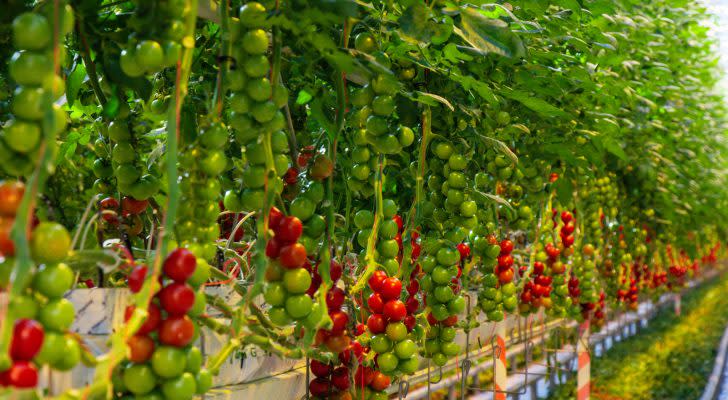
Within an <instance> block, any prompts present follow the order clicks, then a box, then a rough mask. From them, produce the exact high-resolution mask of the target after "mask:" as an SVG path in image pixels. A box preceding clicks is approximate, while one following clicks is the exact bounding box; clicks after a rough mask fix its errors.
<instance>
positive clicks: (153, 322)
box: [124, 304, 162, 335]
mask: <svg viewBox="0 0 728 400" xmlns="http://www.w3.org/2000/svg"><path fill="white" fill-rule="evenodd" d="M135 308H136V307H134V306H133V305H130V306H127V307H126V309H125V310H124V322H126V321H128V320H129V318H131V315H132V314H133V313H134V309H135ZM147 312H148V314H147V318H146V320H145V321H144V323H143V324H142V326H141V327H140V328H139V330H138V331H137V335H146V334H147V333H151V332H153V331H155V330H156V329H157V327H158V326H159V321H160V320H161V319H162V312H161V311H160V310H159V307H157V305H156V304H150V305H149V308H147Z"/></svg>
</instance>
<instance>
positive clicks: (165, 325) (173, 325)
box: [159, 315, 195, 347]
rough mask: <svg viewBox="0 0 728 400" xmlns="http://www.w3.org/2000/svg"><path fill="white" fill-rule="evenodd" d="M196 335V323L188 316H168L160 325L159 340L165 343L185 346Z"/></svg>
mask: <svg viewBox="0 0 728 400" xmlns="http://www.w3.org/2000/svg"><path fill="white" fill-rule="evenodd" d="M194 336H195V325H194V324H193V323H192V320H191V319H190V318H189V317H188V316H186V315H183V316H179V317H168V318H167V319H165V320H164V321H162V324H161V325H160V326H159V341H160V342H161V343H163V344H166V345H170V346H175V347H184V346H187V345H188V344H190V342H191V341H192V338H193V337H194Z"/></svg>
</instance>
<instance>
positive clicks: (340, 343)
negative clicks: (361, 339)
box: [324, 334, 351, 354]
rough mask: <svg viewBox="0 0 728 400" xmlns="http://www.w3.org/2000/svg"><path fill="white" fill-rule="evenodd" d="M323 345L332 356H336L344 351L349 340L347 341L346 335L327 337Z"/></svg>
mask: <svg viewBox="0 0 728 400" xmlns="http://www.w3.org/2000/svg"><path fill="white" fill-rule="evenodd" d="M324 343H325V344H326V348H328V349H329V351H331V352H332V353H334V354H338V353H341V352H342V351H344V350H346V348H347V347H349V344H350V343H351V339H349V336H348V335H344V334H341V335H335V336H329V337H328V338H327V339H326V342H324Z"/></svg>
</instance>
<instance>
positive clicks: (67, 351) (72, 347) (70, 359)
mask: <svg viewBox="0 0 728 400" xmlns="http://www.w3.org/2000/svg"><path fill="white" fill-rule="evenodd" d="M61 352H62V353H63V356H62V357H60V358H58V359H56V360H55V362H53V363H50V365H51V367H53V369H57V370H59V371H70V370H71V369H73V367H75V366H76V364H78V362H79V361H81V346H80V345H79V344H78V342H77V341H76V339H75V338H73V337H71V336H68V337H65V338H64V340H63V346H62V350H61Z"/></svg>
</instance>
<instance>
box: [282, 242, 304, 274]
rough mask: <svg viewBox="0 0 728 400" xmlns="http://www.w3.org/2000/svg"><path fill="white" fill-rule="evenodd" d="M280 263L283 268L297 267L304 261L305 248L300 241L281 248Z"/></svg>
mask: <svg viewBox="0 0 728 400" xmlns="http://www.w3.org/2000/svg"><path fill="white" fill-rule="evenodd" d="M279 261H280V263H281V265H282V266H283V267H285V268H290V269H293V268H299V267H301V266H303V263H305V262H306V248H305V247H303V245H302V244H301V243H293V244H289V245H288V246H284V247H283V248H282V249H281V253H280V259H279Z"/></svg>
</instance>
